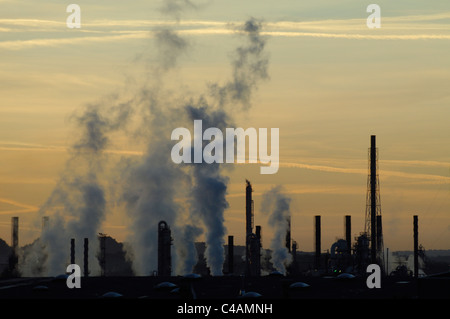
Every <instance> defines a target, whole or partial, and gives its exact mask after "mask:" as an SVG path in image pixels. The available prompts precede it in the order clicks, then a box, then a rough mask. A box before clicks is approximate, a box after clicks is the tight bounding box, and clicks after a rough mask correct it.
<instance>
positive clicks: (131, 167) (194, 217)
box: [40, 0, 268, 275]
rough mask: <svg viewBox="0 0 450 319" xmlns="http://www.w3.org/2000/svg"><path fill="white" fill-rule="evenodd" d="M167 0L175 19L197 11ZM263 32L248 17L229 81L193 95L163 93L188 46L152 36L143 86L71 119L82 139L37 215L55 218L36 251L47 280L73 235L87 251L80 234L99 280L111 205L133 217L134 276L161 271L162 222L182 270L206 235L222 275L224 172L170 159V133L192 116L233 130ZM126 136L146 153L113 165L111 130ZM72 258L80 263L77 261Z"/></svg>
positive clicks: (260, 57) (258, 62)
mask: <svg viewBox="0 0 450 319" xmlns="http://www.w3.org/2000/svg"><path fill="white" fill-rule="evenodd" d="M164 3H165V6H164V10H163V11H164V12H166V13H168V14H171V15H173V16H176V17H177V18H179V16H180V14H181V13H182V12H183V11H184V10H186V9H188V8H195V7H197V6H198V5H196V4H194V3H193V2H192V1H188V0H185V1H176V0H171V1H166V2H164ZM261 27H262V26H261V23H260V22H258V21H257V20H255V19H250V20H249V21H247V22H246V23H245V24H244V25H243V26H241V27H238V28H236V31H237V33H240V34H242V35H244V36H245V42H244V43H245V44H244V45H242V46H240V47H238V48H237V49H236V51H235V53H234V57H233V61H232V75H231V79H230V80H229V81H228V82H226V83H225V84H222V85H220V84H210V85H209V87H207V88H206V90H205V94H200V95H199V96H197V97H186V96H182V97H181V98H180V97H177V96H174V95H173V94H169V93H168V92H167V91H165V90H164V83H165V80H166V76H168V75H169V74H170V72H171V71H172V70H173V69H174V68H175V67H177V65H178V62H179V59H180V57H181V56H182V55H183V54H184V53H185V52H186V50H187V49H188V48H189V47H190V43H189V42H188V41H187V40H186V39H183V38H181V37H180V36H179V35H178V34H177V33H176V32H175V31H174V30H170V29H165V30H158V31H155V32H154V33H155V37H154V39H155V41H156V42H155V43H156V47H157V49H158V53H157V56H156V63H155V64H154V65H153V66H152V67H150V68H147V69H145V68H144V71H145V72H147V73H146V74H144V78H145V79H146V81H145V83H141V84H140V85H138V87H137V88H136V89H135V91H134V93H133V92H131V93H130V92H127V93H126V94H124V95H127V96H129V95H131V98H124V97H123V96H120V94H117V95H116V94H115V95H111V96H110V97H108V98H106V100H104V101H102V102H100V103H97V104H95V105H88V106H87V107H86V109H85V110H84V112H83V113H81V114H79V115H77V116H76V117H75V120H76V124H77V128H78V131H79V132H81V134H80V136H78V137H77V138H76V142H75V143H74V145H73V147H72V148H71V150H70V155H71V157H70V159H69V160H68V162H67V163H66V167H65V170H64V171H63V172H62V174H61V177H60V180H59V182H58V184H57V186H56V188H55V190H54V191H53V193H52V194H51V196H50V197H49V198H48V200H47V202H46V203H45V204H44V205H43V206H42V207H41V210H40V212H41V214H40V215H41V216H44V215H48V213H49V212H52V213H53V214H51V217H50V225H49V227H48V228H46V230H45V231H44V232H43V234H42V236H41V241H42V246H40V247H41V248H42V247H43V248H42V249H44V251H45V252H46V256H47V257H46V258H44V261H45V265H44V266H43V267H42V268H43V269H44V270H45V271H44V274H46V275H56V274H59V273H62V272H65V267H66V266H67V264H68V261H69V252H70V249H69V245H70V238H76V243H77V244H76V247H77V252H76V255H77V256H82V255H83V254H82V241H83V238H89V244H90V245H89V246H90V247H89V250H90V261H89V264H90V270H91V274H93V275H95V274H96V273H97V271H98V270H99V265H98V262H97V261H96V260H95V259H96V258H95V257H96V253H97V246H98V240H97V235H98V233H99V232H100V231H101V225H102V222H103V221H104V220H105V218H106V212H107V211H108V210H109V208H110V207H109V206H108V205H109V203H111V202H115V203H116V204H118V205H117V206H121V205H122V206H123V207H124V209H125V211H126V213H127V215H128V216H129V219H130V236H129V238H127V241H129V243H130V245H131V248H132V251H130V254H129V256H130V257H132V258H133V259H132V261H133V269H134V271H135V274H137V275H148V274H150V273H151V272H152V271H153V270H156V269H157V225H158V223H159V221H161V220H165V221H166V222H167V223H168V224H169V226H170V227H171V229H172V236H173V237H174V246H175V247H176V250H175V252H176V256H175V258H174V261H175V262H176V266H175V267H174V269H176V270H177V272H178V273H189V272H192V270H193V267H194V265H195V263H196V260H197V256H196V252H195V246H194V243H195V241H196V240H197V238H198V236H200V235H201V234H202V233H204V234H205V238H206V247H207V249H206V254H205V256H206V259H207V265H208V267H209V268H210V271H211V274H212V275H221V274H222V266H223V262H224V249H223V245H224V236H225V234H226V228H225V226H224V212H225V210H226V208H227V207H228V202H227V200H226V194H227V184H228V177H227V176H226V174H225V166H223V165H220V164H217V163H213V164H206V163H202V164H189V165H187V164H186V165H184V164H183V165H181V164H180V165H178V164H175V163H173V162H172V160H171V157H170V154H171V148H172V147H173V141H172V140H171V139H170V136H171V131H172V130H173V129H174V128H176V127H180V126H183V127H187V126H188V125H192V123H193V120H202V121H203V124H204V125H205V127H217V128H220V129H225V128H226V127H230V126H231V127H232V126H233V118H232V116H231V114H234V113H235V112H236V111H244V110H247V109H248V108H249V107H250V106H251V97H252V93H253V92H254V91H255V89H257V87H258V84H259V83H260V81H261V80H263V79H266V78H267V64H268V59H267V56H266V54H265V53H264V47H265V40H264V39H263V37H261V35H260V31H261ZM149 61H150V59H149ZM152 61H155V60H152ZM120 100H125V102H119V101H120ZM123 133H127V134H129V136H130V140H133V141H134V142H135V141H138V142H139V143H142V145H143V148H144V155H143V156H142V157H135V158H130V157H123V158H121V160H120V161H119V162H118V163H115V164H111V163H110V162H109V160H110V158H109V157H108V154H109V153H108V152H107V148H108V147H110V146H111V144H112V140H113V139H112V137H113V136H114V134H123ZM111 167H112V168H113V171H111V170H109V169H110V168H111ZM108 182H109V183H110V184H108ZM109 190H113V191H114V194H115V195H116V196H117V197H116V198H115V199H114V201H113V199H110V198H109V197H108V196H109V195H110V194H109V193H108V191H109ZM76 262H77V263H81V260H80V258H79V257H78V258H77V260H76Z"/></svg>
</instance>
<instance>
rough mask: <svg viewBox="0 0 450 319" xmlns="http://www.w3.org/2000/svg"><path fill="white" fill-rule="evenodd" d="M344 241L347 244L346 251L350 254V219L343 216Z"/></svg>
mask: <svg viewBox="0 0 450 319" xmlns="http://www.w3.org/2000/svg"><path fill="white" fill-rule="evenodd" d="M345 241H346V242H347V251H348V253H349V254H351V252H352V217H351V216H349V215H347V216H345Z"/></svg>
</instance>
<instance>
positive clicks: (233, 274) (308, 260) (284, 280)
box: [0, 135, 450, 300]
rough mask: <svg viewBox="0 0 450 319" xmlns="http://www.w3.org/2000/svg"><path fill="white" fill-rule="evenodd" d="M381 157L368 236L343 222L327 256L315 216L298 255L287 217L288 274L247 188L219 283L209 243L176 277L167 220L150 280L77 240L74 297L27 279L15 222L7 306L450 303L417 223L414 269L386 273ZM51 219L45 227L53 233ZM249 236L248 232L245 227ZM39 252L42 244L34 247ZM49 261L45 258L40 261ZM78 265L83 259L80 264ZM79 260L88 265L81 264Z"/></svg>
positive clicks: (108, 243)
mask: <svg viewBox="0 0 450 319" xmlns="http://www.w3.org/2000/svg"><path fill="white" fill-rule="evenodd" d="M378 177H379V174H378V151H377V147H376V137H375V136H374V135H373V136H371V145H370V148H369V173H368V179H367V197H366V198H367V200H366V201H367V203H366V214H365V228H364V231H362V232H361V233H360V235H359V236H357V237H356V238H355V239H353V240H352V236H351V234H352V231H351V227H352V226H351V216H350V215H346V216H343V219H344V234H345V237H344V238H342V239H338V240H337V241H336V242H335V243H333V245H332V246H331V247H330V249H329V251H327V253H324V252H323V247H322V245H321V232H322V229H321V216H319V215H318V216H314V239H315V245H314V247H315V251H314V252H312V253H307V252H298V251H297V243H296V242H295V241H294V240H292V239H291V218H290V216H285V219H286V220H285V225H286V226H287V227H285V229H284V234H283V235H284V239H285V242H284V243H283V249H284V250H285V251H286V252H287V254H288V256H290V259H288V260H289V262H285V264H284V266H285V269H277V267H276V266H275V264H274V262H273V261H272V259H271V258H270V256H271V255H273V254H274V252H273V251H271V250H270V249H264V248H263V247H262V229H261V226H258V225H256V226H255V225H254V204H253V199H252V193H253V186H252V183H251V182H250V181H248V180H246V183H245V198H246V204H245V246H235V245H234V236H233V235H229V236H228V243H227V245H225V247H224V251H225V252H226V256H225V262H224V264H223V276H213V275H212V274H211V272H210V269H209V268H208V265H207V263H206V262H205V250H206V244H205V243H200V242H197V243H196V245H195V246H196V251H197V256H198V260H197V263H196V265H195V267H194V269H193V270H194V271H193V273H190V274H185V275H182V276H176V275H174V272H173V270H172V246H173V238H172V231H171V228H170V225H169V224H168V223H167V222H166V221H164V220H161V221H160V222H159V223H158V228H157V229H155V236H157V243H158V249H157V256H155V258H157V269H155V271H154V272H153V273H150V274H147V275H146V276H134V275H133V270H132V267H131V262H130V261H129V260H127V259H126V258H125V253H124V249H123V245H122V244H121V243H117V242H116V241H115V240H114V239H113V238H111V237H109V236H108V235H106V234H103V233H99V235H98V240H99V247H100V251H99V252H98V253H97V252H92V251H90V250H89V240H88V238H84V241H83V242H81V243H77V242H76V241H75V238H73V239H71V241H70V243H67V247H68V250H69V249H70V263H71V264H75V263H77V264H78V265H80V267H81V268H82V269H83V272H82V278H81V288H79V289H77V288H75V289H69V288H68V287H67V285H66V281H67V278H68V276H69V275H70V274H61V275H59V276H56V277H40V276H36V277H22V276H21V274H20V267H19V264H20V262H21V260H20V258H19V256H20V253H19V252H20V249H22V250H26V249H27V246H24V247H22V248H19V218H18V217H12V229H11V247H9V246H8V245H6V243H5V242H4V241H0V255H1V258H2V262H3V269H2V275H1V279H0V299H22V298H26V299H29V298H38V299H41V298H44V299H45V298H50V299H53V298H62V299H71V298H82V299H91V298H118V297H122V298H148V299H177V300H179V299H230V298H231V299H233V298H263V299H264V298H267V299H297V298H300V299H372V298H381V299H386V298H387V299H391V298H392V299H398V298H404V299H417V298H424V299H427V298H438V299H446V298H449V297H450V289H448V288H449V287H450V285H449V283H450V273H449V272H448V271H447V269H446V270H445V271H436V270H435V269H433V270H432V268H428V269H429V270H430V273H429V274H427V275H421V274H420V272H419V259H421V261H422V268H424V267H426V265H424V263H426V256H425V254H424V250H423V248H422V247H421V246H420V245H419V219H418V216H417V215H414V216H412V227H413V234H414V235H413V238H412V240H411V242H412V244H413V245H412V246H413V247H414V252H413V256H414V257H413V258H414V267H413V269H412V270H409V269H407V267H406V266H405V265H402V264H399V265H398V267H397V268H396V269H395V270H394V271H389V269H388V268H387V267H386V264H387V260H386V258H387V256H385V255H384V253H385V251H384V244H383V229H382V215H381V202H380V185H379V178H378ZM48 223H49V217H48V216H45V217H44V218H43V220H42V227H43V229H45V228H46V227H48ZM242 228H243V227H242ZM34 244H39V243H36V242H35V243H34ZM75 245H83V251H84V254H83V256H81V257H82V258H80V256H75ZM89 254H96V258H97V259H98V263H99V265H100V268H101V273H100V276H92V275H91V273H90V269H89V258H88V257H89ZM37 258H42V259H45V256H37ZM77 258H78V259H77ZM80 260H82V261H83V263H80ZM371 264H372V265H373V264H376V265H378V266H380V269H381V288H370V287H368V285H367V283H366V280H367V278H368V276H369V275H370V273H368V272H367V267H368V266H369V265H371Z"/></svg>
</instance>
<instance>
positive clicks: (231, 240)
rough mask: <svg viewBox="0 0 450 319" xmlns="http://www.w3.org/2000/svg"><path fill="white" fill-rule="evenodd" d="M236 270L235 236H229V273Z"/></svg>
mask: <svg viewBox="0 0 450 319" xmlns="http://www.w3.org/2000/svg"><path fill="white" fill-rule="evenodd" d="M233 272H234V237H233V236H228V273H229V274H232V273H233Z"/></svg>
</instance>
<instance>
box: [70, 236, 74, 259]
mask: <svg viewBox="0 0 450 319" xmlns="http://www.w3.org/2000/svg"><path fill="white" fill-rule="evenodd" d="M70 263H71V264H75V238H72V239H71V240H70Z"/></svg>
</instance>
